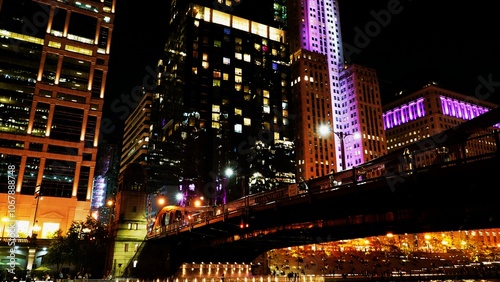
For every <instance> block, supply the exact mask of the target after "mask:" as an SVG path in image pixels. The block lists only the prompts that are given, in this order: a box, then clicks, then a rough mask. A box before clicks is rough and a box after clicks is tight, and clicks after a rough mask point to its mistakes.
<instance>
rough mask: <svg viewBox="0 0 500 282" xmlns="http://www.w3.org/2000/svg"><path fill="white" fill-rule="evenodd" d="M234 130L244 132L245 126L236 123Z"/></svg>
mask: <svg viewBox="0 0 500 282" xmlns="http://www.w3.org/2000/svg"><path fill="white" fill-rule="evenodd" d="M234 132H236V133H242V132H243V126H241V124H238V123H237V124H235V125H234Z"/></svg>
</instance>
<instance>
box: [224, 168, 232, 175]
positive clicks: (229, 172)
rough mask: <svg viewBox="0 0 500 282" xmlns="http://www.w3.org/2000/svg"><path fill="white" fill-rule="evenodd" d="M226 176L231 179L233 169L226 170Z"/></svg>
mask: <svg viewBox="0 0 500 282" xmlns="http://www.w3.org/2000/svg"><path fill="white" fill-rule="evenodd" d="M224 173H225V174H226V176H227V177H231V176H233V173H234V171H233V169H232V168H226V171H225V172H224Z"/></svg>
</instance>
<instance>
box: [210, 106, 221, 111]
mask: <svg viewBox="0 0 500 282" xmlns="http://www.w3.org/2000/svg"><path fill="white" fill-rule="evenodd" d="M212 112H214V113H220V106H219V105H212Z"/></svg>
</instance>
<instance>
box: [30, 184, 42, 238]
mask: <svg viewBox="0 0 500 282" xmlns="http://www.w3.org/2000/svg"><path fill="white" fill-rule="evenodd" d="M41 186H42V185H37V186H35V199H36V205H35V215H34V217H33V227H32V229H31V235H32V237H33V239H36V237H37V236H38V230H39V227H38V221H37V220H36V215H37V212H38V204H39V203H40V198H41V197H42V192H41V191H40V190H41ZM37 188H38V189H37Z"/></svg>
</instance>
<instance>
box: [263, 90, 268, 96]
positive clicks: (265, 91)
mask: <svg viewBox="0 0 500 282" xmlns="http://www.w3.org/2000/svg"><path fill="white" fill-rule="evenodd" d="M262 96H264V97H266V98H269V90H264V92H263V93H262Z"/></svg>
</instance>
